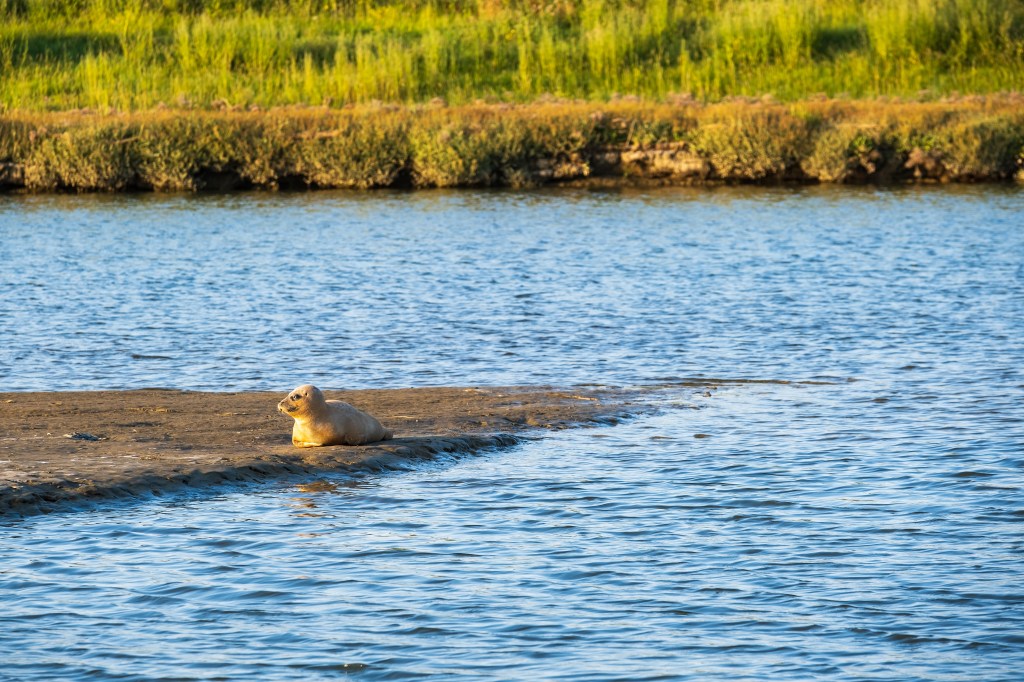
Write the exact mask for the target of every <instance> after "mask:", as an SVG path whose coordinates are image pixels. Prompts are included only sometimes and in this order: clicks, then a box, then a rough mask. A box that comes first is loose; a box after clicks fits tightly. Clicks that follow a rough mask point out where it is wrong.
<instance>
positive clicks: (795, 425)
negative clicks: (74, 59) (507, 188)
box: [0, 187, 1024, 681]
mask: <svg viewBox="0 0 1024 682" xmlns="http://www.w3.org/2000/svg"><path fill="white" fill-rule="evenodd" d="M0 263H2V264H3V265H2V267H0V319H2V320H3V321H4V322H3V326H2V327H0V389H4V390H58V389H79V388H88V389H92V388H125V387H140V386H172V387H181V388H197V389H207V390H213V389H217V390H223V389H228V388H230V389H271V390H281V391H282V392H283V391H286V390H287V389H288V388H290V387H292V386H293V385H296V384H298V383H302V382H304V381H312V382H313V383H318V384H320V385H322V386H325V387H331V388H346V387H387V386H410V385H431V384H436V385H471V384H473V385H478V384H536V383H543V384H556V385H557V384H574V383H604V384H613V385H630V386H633V385H650V386H656V385H657V386H661V388H658V389H657V390H654V391H653V392H652V394H651V396H650V400H651V401H652V402H654V403H656V404H657V405H658V406H659V408H660V411H659V412H658V413H657V414H655V415H653V416H648V417H644V418H640V419H637V420H635V421H632V422H628V423H626V424H621V425H618V426H614V427H602V428H593V429H580V430H573V431H564V432H557V433H554V434H546V435H545V437H544V438H543V439H539V440H534V441H530V442H527V443H525V444H523V445H521V446H518V447H516V448H513V449H511V450H504V451H495V452H489V453H484V454H482V455H479V456H473V457H462V458H450V459H442V460H438V461H436V462H433V463H430V464H419V465H415V466H410V468H409V470H408V471H403V472H393V473H390V474H377V475H366V476H363V477H361V478H357V479H352V478H341V477H331V476H328V477H326V478H325V479H323V480H322V481H318V482H313V481H308V482H306V483H305V484H302V485H296V484H295V483H294V482H290V483H283V482H282V483H278V484H270V485H266V486H249V487H242V488H231V487H227V488H222V489H218V490H217V491H216V493H215V494H213V495H211V494H210V493H209V492H206V493H202V494H195V495H188V494H185V495H180V496H175V497H173V498H172V499H170V500H169V501H167V500H164V501H148V502H137V503H132V504H126V503H116V504H111V505H106V506H100V507H94V508H91V509H85V510H80V511H77V512H76V511H69V512H67V513H61V514H55V515H50V516H42V517H31V518H27V519H7V520H0V662H2V664H3V665H2V666H0V679H6V678H9V679H13V680H21V679H32V680H36V679H59V680H64V679H73V680H78V679H83V680H84V679H123V680H160V679H166V680H171V679H176V680H181V679H188V680H191V679H203V680H207V679H209V680H212V679H228V680H249V679H272V680H277V679H281V680H286V679H288V680H290V679H295V680H309V679H339V678H342V679H344V678H352V679H366V680H385V679H413V678H422V677H428V678H435V679H467V680H477V679H501V680H508V679H528V678H537V679H571V680H613V679H621V680H645V679H667V680H730V681H733V680H764V679H768V678H771V679H773V680H774V679H782V680H809V679H815V680H818V679H834V680H893V679H899V680H965V679H970V680H1007V681H1009V680H1020V679H1021V673H1020V671H1021V670H1024V634H1022V633H1024V587H1022V585H1024V532H1022V531H1024V525H1022V524H1024V495H1022V491H1024V407H1022V398H1024V369H1022V368H1024V341H1022V339H1024V191H1022V190H1021V189H1017V188H998V187H996V188H992V187H987V188H958V189H946V188H943V189H918V190H873V189H861V190H835V189H830V190H826V189H797V190H794V189H759V190H716V191H700V192H697V191H688V190H659V191H650V192H603V193H595V192H583V191H572V192H537V193H513V192H479V193H478V192H462V193H417V194H403V193H373V194H366V195H358V194H310V195H233V196H228V197H223V196H218V197H153V196H140V197H63V198H54V197H36V198H21V197H5V198H0ZM685 377H706V378H707V381H706V387H701V388H698V389H691V388H685V387H680V386H675V387H673V386H671V384H672V382H673V381H675V380H678V379H680V378H685ZM716 378H726V379H754V380H792V381H807V380H811V381H814V382H816V383H810V384H804V383H793V384H779V383H730V382H722V381H716V380H715V379H716ZM666 385H668V386H667V387H666ZM695 436H697V437H695Z"/></svg>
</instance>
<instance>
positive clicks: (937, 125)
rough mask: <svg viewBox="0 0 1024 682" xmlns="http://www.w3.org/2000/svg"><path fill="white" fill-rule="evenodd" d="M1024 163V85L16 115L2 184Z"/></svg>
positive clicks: (796, 173)
mask: <svg viewBox="0 0 1024 682" xmlns="http://www.w3.org/2000/svg"><path fill="white" fill-rule="evenodd" d="M1022 163H1024V98H1022V97H1020V96H999V97H994V96H989V97H970V98H963V99H959V100H956V101H947V102H909V103H908V102H895V101H843V100H816V101H803V102H794V103H788V104H780V103H773V102H765V101H732V102H728V103H719V104H714V105H700V104H695V103H694V104H688V105H669V104H650V103H643V102H627V101H620V102H616V103H606V104H595V103H591V104H582V103H547V104H533V105H467V106H462V107H445V106H420V107H384V106H366V107H353V108H349V109H343V110H332V109H327V108H323V107H316V108H285V109H276V110H272V111H266V112H247V111H223V112H211V111H193V112H176V111H160V110H157V111H150V112H144V113H134V114H96V113H87V112H76V113H38V112H28V113H25V112H22V113H10V114H7V115H4V116H0V185H4V186H6V187H7V188H8V189H11V188H27V189H28V190H32V191H49V190H77V191H119V190H129V189H155V190H159V191H177V190H194V189H202V188H210V189H225V188H234V187H267V188H275V187H352V188H369V187H389V186H399V187H407V186H413V187H450V186H485V185H510V186H533V185H539V184H544V183H548V182H567V181H578V180H585V179H589V178H600V177H607V178H625V179H627V180H630V179H636V180H639V181H645V182H652V181H653V182H664V183H673V184H687V183H690V184H694V183H703V182H716V181H721V182H762V183H765V182H767V183H770V182H779V181H804V182H847V183H851V182H904V181H975V180H1005V179H1008V178H1012V177H1014V176H1015V175H1016V176H1018V177H1021V168H1022Z"/></svg>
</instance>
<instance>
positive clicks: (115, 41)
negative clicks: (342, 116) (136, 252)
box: [0, 0, 1024, 111]
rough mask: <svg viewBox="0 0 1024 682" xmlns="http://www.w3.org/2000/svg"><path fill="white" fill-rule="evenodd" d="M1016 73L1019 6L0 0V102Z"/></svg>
mask: <svg viewBox="0 0 1024 682" xmlns="http://www.w3.org/2000/svg"><path fill="white" fill-rule="evenodd" d="M1022 74H1024V3H1021V2H1020V0H860V1H857V2H849V1H848V0H71V1H67V0H0V108H6V109H8V110H35V111H40V110H44V111H45V110H49V111H57V110H68V109H74V108H81V107H89V108H94V109H108V108H113V109H117V110H121V111H138V110H146V109H150V108H153V107H156V106H159V105H165V106H170V107H173V108H182V109H188V108H193V107H198V108H208V107H210V106H211V105H213V104H215V103H220V104H224V103H227V105H229V106H242V107H249V106H260V107H264V108H266V107H269V106H277V105H297V104H306V105H318V106H319V105H324V104H333V105H334V106H340V105H343V104H349V103H370V102H373V101H381V102H385V103H403V104H412V103H424V102H427V101H429V100H431V99H432V98H435V97H440V98H443V99H444V100H445V101H447V102H448V103H450V104H468V103H473V102H475V101H476V100H484V101H486V102H489V103H494V102H498V101H501V102H520V103H522V102H529V101H533V100H536V99H537V98H538V97H541V96H543V95H544V94H545V93H547V94H550V95H551V96H554V97H559V98H570V99H585V100H590V101H594V100H597V101H600V100H607V99H609V98H611V97H612V96H613V95H615V94H616V93H618V94H622V95H634V96H639V97H641V98H644V99H649V100H654V101H665V100H666V99H669V98H671V96H672V94H673V93H686V94H688V95H690V96H692V97H694V98H695V99H696V100H698V101H702V102H714V101H718V100H720V99H722V98H723V97H726V96H754V97H760V96H763V95H765V94H772V95H774V96H775V97H776V98H777V99H779V100H783V101H793V100H798V99H802V98H806V97H808V96H811V95H812V94H815V93H819V92H820V93H824V94H825V95H827V96H837V95H840V94H842V93H845V95H846V96H848V97H851V98H874V97H878V96H901V97H919V92H920V91H922V90H926V91H928V92H927V93H924V95H923V97H924V98H925V99H927V98H928V97H929V96H933V97H940V96H943V95H949V94H952V93H954V92H959V93H972V94H977V93H993V92H1013V91H1019V90H1021V89H1024V88H1022V84H1024V83H1022V80H1024V76H1022ZM929 93H930V95H929Z"/></svg>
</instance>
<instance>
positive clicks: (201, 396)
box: [0, 387, 641, 515]
mask: <svg viewBox="0 0 1024 682" xmlns="http://www.w3.org/2000/svg"><path fill="white" fill-rule="evenodd" d="M325 394H326V395H327V397H328V398H330V399H339V400H345V401H346V402H349V403H352V404H353V405H355V406H356V407H358V408H360V409H362V410H364V411H366V412H369V413H370V414H373V415H374V416H376V417H377V418H378V419H380V421H381V422H382V423H383V424H384V425H385V426H386V427H388V428H391V429H393V430H394V431H395V439H394V440H391V441H385V442H382V443H375V444H370V445H364V446H357V447H348V446H333V447H322V448H296V447H294V446H292V444H291V427H292V423H293V422H292V420H291V418H289V417H287V416H285V415H282V414H280V413H278V412H277V409H276V407H277V402H278V401H279V400H280V399H281V398H282V397H284V394H283V393H269V392H245V393H205V392H195V391H178V390H164V389H146V390H137V391H86V392H46V393H0V515H25V514H33V513H40V512H49V511H53V510H56V509H59V508H61V507H64V506H67V505H68V504H69V503H72V502H82V501H87V500H96V499H103V498H132V497H146V496H151V495H160V494H163V493H165V492H168V491H171V490H174V489H181V488H185V487H200V486H208V485H214V484H218V483H223V482H232V481H235V482H239V481H257V480H263V479H270V478H275V477H278V478H279V477H284V476H289V475H313V474H317V473H326V472H352V473H356V472H360V471H373V470H383V469H388V468H398V467H401V466H403V464H406V463H408V462H409V461H410V460H417V459H429V458H431V457H434V456H436V455H437V454H439V453H444V452H448V453H454V452H462V453H468V452H475V451H479V450H483V449H486V448H494V447H508V446H511V445H514V444H516V443H517V442H519V441H520V440H521V438H523V437H526V436H529V435H530V434H531V432H533V433H534V435H536V434H537V433H540V432H542V431H543V430H545V429H563V428H569V427H572V426H579V425H584V424H600V423H604V424H609V423H614V422H616V421H618V420H619V419H621V418H623V417H626V416H629V415H631V414H634V413H636V412H638V411H639V410H640V409H641V406H640V405H638V404H637V403H635V402H634V401H633V400H634V398H635V397H636V396H635V395H632V394H630V393H629V392H626V391H622V390H618V389H607V388H600V389H598V388H573V389H566V390H559V389H554V388H550V387H500V388H495V387H488V388H410V389H395V390H365V391H325Z"/></svg>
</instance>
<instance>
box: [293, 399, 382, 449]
mask: <svg viewBox="0 0 1024 682" xmlns="http://www.w3.org/2000/svg"><path fill="white" fill-rule="evenodd" d="M277 409H278V410H279V411H280V412H283V413H284V414H286V415H288V416H289V417H292V418H294V419H295V425H294V426H293V427H292V445H294V446H296V447H299V448H314V447H318V446H320V445H363V444H365V443H375V442H377V441H380V440H389V439H391V438H393V437H394V433H392V432H391V431H390V430H389V429H385V428H384V427H383V426H382V425H381V423H380V422H379V421H377V420H376V419H374V418H373V417H371V416H370V415H368V414H366V413H365V412H362V411H360V410H357V409H356V408H354V407H352V406H351V405H349V404H348V403H346V402H342V401H340V400H325V399H324V394H323V393H321V392H320V389H319V388H317V387H316V386H312V385H310V384H305V385H303V386H299V387H298V388H296V389H295V390H293V391H292V392H291V393H289V394H288V395H287V397H285V398H284V400H282V401H281V402H279V403H278V404H277Z"/></svg>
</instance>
